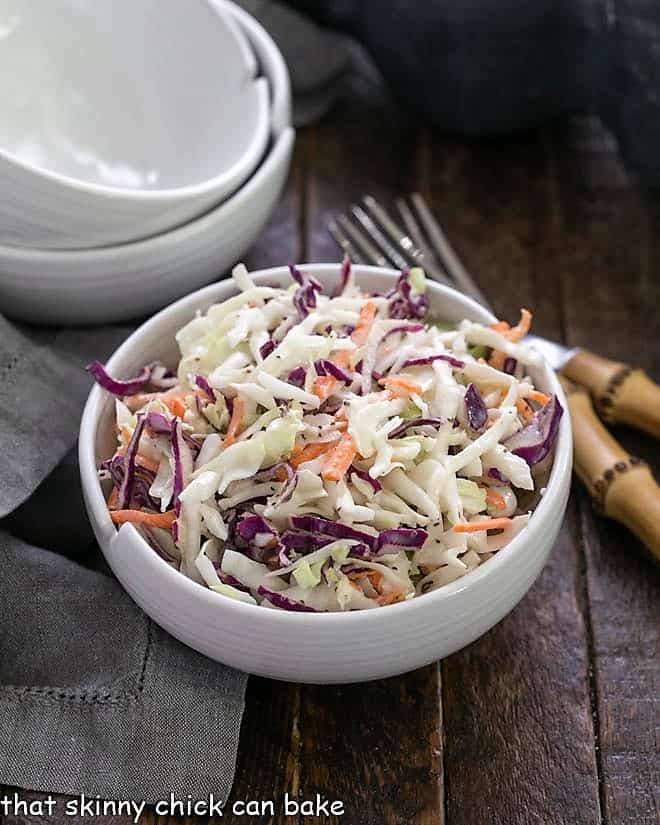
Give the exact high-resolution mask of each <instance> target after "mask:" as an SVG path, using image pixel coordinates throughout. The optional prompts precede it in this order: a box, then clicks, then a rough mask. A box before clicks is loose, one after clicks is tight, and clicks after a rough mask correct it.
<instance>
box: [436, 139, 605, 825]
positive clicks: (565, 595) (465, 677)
mask: <svg viewBox="0 0 660 825" xmlns="http://www.w3.org/2000/svg"><path fill="white" fill-rule="evenodd" d="M427 168H428V174H427V180H428V193H429V195H430V196H431V198H432V202H433V205H434V208H435V211H436V213H437V214H438V215H439V216H440V220H441V222H442V224H443V226H444V228H445V229H446V232H447V235H448V237H449V238H450V240H451V242H452V243H453V244H454V245H455V247H456V248H457V250H458V252H459V254H460V255H461V256H462V257H463V259H464V261H465V262H466V264H467V266H468V268H469V269H470V270H471V271H472V273H473V274H474V275H475V277H477V278H478V280H479V283H480V285H481V286H482V287H483V289H484V290H485V291H486V293H487V294H490V295H491V296H492V298H493V303H494V304H495V309H496V312H497V313H498V314H499V315H500V316H503V317H505V318H507V319H511V320H512V319H514V318H515V317H516V316H517V312H518V308H519V307H520V306H521V305H523V306H529V307H530V308H531V309H532V310H534V313H535V319H534V327H535V330H536V331H538V332H542V333H545V334H547V335H554V336H555V337H559V336H560V335H561V331H562V297H561V291H560V290H558V289H557V287H556V284H555V283H553V281H555V278H554V269H555V267H556V265H557V262H558V260H560V257H559V256H560V253H561V245H562V243H561V235H560V234H559V235H558V234H557V233H558V232H559V226H558V222H557V215H556V213H555V211H554V210H553V208H552V188H553V186H554V182H553V181H552V180H551V179H550V176H549V170H548V166H547V163H546V160H545V152H544V141H543V135H539V134H533V135H527V136H523V137H520V138H517V139H509V140H506V141H495V142H492V143H480V144H455V143H453V142H451V141H449V140H446V139H442V138H440V137H437V136H436V137H435V139H434V140H433V142H432V145H431V146H430V152H429V161H428V165H427ZM575 519H576V516H575V513H574V512H572V513H569V517H568V520H567V521H566V522H565V523H564V526H563V528H562V531H561V535H560V539H559V541H558V543H557V546H556V547H555V549H554V551H553V553H552V556H551V559H550V562H549V564H548V565H547V566H546V568H545V570H544V571H543V572H542V574H541V576H540V577H539V579H538V581H537V582H536V584H535V585H534V586H533V587H532V589H531V590H530V592H529V593H528V595H527V596H526V597H525V598H524V599H523V601H522V602H521V603H520V604H519V605H518V606H517V607H516V608H515V609H514V611H513V612H512V613H511V614H510V615H509V616H508V617H506V618H505V619H504V621H502V622H501V623H500V624H499V625H497V626H496V627H495V628H493V630H491V631H490V632H489V633H488V634H486V635H485V636H484V637H483V638H482V639H480V640H478V641H477V642H475V643H474V644H473V645H471V646H469V647H468V648H466V649H465V650H463V651H461V652H459V653H456V654H455V655H453V656H451V657H449V658H448V659H446V660H445V661H444V662H443V670H442V678H443V686H444V720H445V753H444V757H445V775H446V793H447V802H446V804H447V821H448V822H450V823H452V825H461V824H462V823H466V825H467V824H471V823H474V822H488V823H489V825H491V823H493V825H495V823H502V825H504V824H505V823H506V825H515V824H516V823H519V824H520V825H523V823H524V825H528V824H529V823H537V822H538V823H547V822H552V823H566V825H569V824H570V825H573V823H577V822H579V823H581V824H582V823H585V825H586V823H598V822H599V821H600V812H599V800H598V786H597V771H596V760H595V750H594V732H593V725H592V717H591V706H590V696H589V684H588V664H589V663H588V645H587V638H586V633H585V624H584V617H583V605H582V604H581V601H580V598H579V592H578V583H579V577H580V573H579V547H578V541H577V538H578V537H577V536H576V533H575Z"/></svg>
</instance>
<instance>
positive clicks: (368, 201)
mask: <svg viewBox="0 0 660 825" xmlns="http://www.w3.org/2000/svg"><path fill="white" fill-rule="evenodd" d="M362 202H363V203H364V205H365V207H366V209H367V211H368V212H370V213H371V214H372V215H373V217H374V218H375V219H376V220H377V221H378V223H379V224H380V225H381V226H382V227H383V229H384V230H385V231H386V232H387V234H388V235H389V236H390V238H392V240H393V241H394V243H395V244H396V245H397V247H398V248H399V249H400V250H401V252H402V253H403V254H405V255H406V256H407V257H408V258H410V262H411V263H414V264H418V263H420V262H421V259H422V258H423V257H424V253H423V252H422V248H421V246H420V244H417V245H415V243H414V241H413V239H412V238H411V237H410V236H409V235H406V233H405V232H404V230H403V229H402V228H401V227H400V226H399V225H398V224H396V223H395V222H394V221H393V220H392V218H391V217H390V214H389V212H387V210H386V209H385V207H383V206H381V205H380V204H379V203H378V201H377V200H376V198H374V197H373V196H372V195H365V196H364V198H362Z"/></svg>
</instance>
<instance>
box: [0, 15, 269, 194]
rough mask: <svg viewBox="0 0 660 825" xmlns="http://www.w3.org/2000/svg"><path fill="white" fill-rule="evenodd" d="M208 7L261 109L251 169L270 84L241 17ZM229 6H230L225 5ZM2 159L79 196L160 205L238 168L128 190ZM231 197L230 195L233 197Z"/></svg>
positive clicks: (262, 139) (203, 189)
mask: <svg viewBox="0 0 660 825" xmlns="http://www.w3.org/2000/svg"><path fill="white" fill-rule="evenodd" d="M205 5H206V6H207V7H208V8H210V9H212V10H213V11H214V12H215V13H216V15H217V16H218V18H219V19H220V21H222V22H223V23H224V25H225V27H226V29H227V30H228V31H230V32H231V33H232V35H233V37H234V39H235V41H236V45H237V47H238V50H239V51H240V53H241V55H242V57H243V60H244V63H245V66H244V68H245V81H246V82H250V83H252V84H253V85H254V86H255V88H256V93H257V96H258V103H259V108H260V115H259V118H258V128H257V129H256V130H255V131H254V133H253V135H252V139H251V140H250V142H249V144H248V145H247V146H246V147H245V149H244V152H243V155H242V157H241V158H240V164H241V165H243V164H244V163H246V164H248V165H251V164H252V160H251V159H252V158H254V156H255V155H258V153H259V151H260V149H261V147H263V145H264V143H267V139H268V138H267V135H268V132H269V130H270V108H269V83H268V79H267V78H266V77H264V76H255V75H256V72H257V71H258V68H259V63H258V61H257V59H256V56H255V54H254V52H253V51H252V47H251V46H250V44H249V43H247V42H246V40H245V38H246V35H245V34H244V32H243V31H242V26H241V25H240V19H241V17H240V16H239V15H237V14H236V13H235V11H234V9H227V8H225V4H220V3H218V2H206V3H205ZM226 5H228V4H226ZM0 158H4V159H6V160H7V161H9V162H10V163H12V164H14V165H15V166H17V167H19V168H21V169H23V170H24V171H26V172H30V173H32V174H36V175H39V176H40V177H42V178H44V179H46V180H50V181H52V182H53V183H57V184H61V185H62V186H65V187H68V188H70V189H72V190H76V191H78V192H83V193H88V194H91V195H100V196H102V197H106V198H110V199H115V198H116V199H121V200H124V201H129V200H130V201H135V202H148V201H158V200H160V199H165V198H168V197H177V198H181V199H184V198H189V197H190V198H193V197H196V196H199V195H204V194H206V193H207V192H209V191H212V190H214V189H216V188H220V187H221V186H222V184H223V183H224V182H225V181H226V180H231V179H233V178H234V177H235V175H236V168H235V166H236V164H235V165H234V166H232V167H230V168H228V169H225V170H224V171H223V172H220V173H219V174H218V175H214V176H213V177H211V178H207V179H206V180H203V181H199V182H197V183H191V184H186V185H184V186H175V187H170V188H165V189H129V188H122V187H119V186H109V185H105V184H100V183H93V182H91V181H86V180H83V179H81V178H74V177H71V176H70V175H65V174H63V173H61V172H56V171H54V170H52V169H47V168H45V167H42V166H36V165H34V164H32V163H29V162H28V161H25V160H23V159H22V158H20V157H19V156H18V155H15V154H14V153H13V152H9V151H8V150H6V149H3V148H2V147H0ZM230 195H231V193H230Z"/></svg>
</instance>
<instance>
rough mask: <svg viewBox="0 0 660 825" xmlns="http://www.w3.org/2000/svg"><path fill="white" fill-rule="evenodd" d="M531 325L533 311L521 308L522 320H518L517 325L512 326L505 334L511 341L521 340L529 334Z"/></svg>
mask: <svg viewBox="0 0 660 825" xmlns="http://www.w3.org/2000/svg"><path fill="white" fill-rule="evenodd" d="M531 325H532V313H531V312H530V311H529V310H528V309H521V310H520V320H519V321H518V323H517V324H516V326H515V327H511V329H510V330H509V331H508V332H507V333H505V335H506V337H507V338H508V339H509V341H520V339H521V338H524V337H525V335H527V333H528V332H529V328H530V327H531Z"/></svg>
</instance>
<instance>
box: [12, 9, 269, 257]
mask: <svg viewBox="0 0 660 825" xmlns="http://www.w3.org/2000/svg"><path fill="white" fill-rule="evenodd" d="M0 41H1V43H2V49H0V99H1V100H2V105H3V112H2V118H1V119H0V186H1V188H2V199H0V243H3V244H7V245H16V246H25V247H33V248H42V249H80V248H92V247H99V246H105V245H109V244H113V243H115V244H116V243H124V242H127V241H131V240H134V239H137V238H145V237H148V236H150V235H154V234H156V233H157V232H162V231H164V230H166V229H170V228H172V227H175V226H177V225H180V224H182V223H184V222H186V221H188V220H190V219H192V218H194V217H196V216H197V215H200V214H202V213H203V212H204V211H206V210H208V209H209V208H211V207H212V206H214V205H216V204H218V203H219V202H220V201H221V200H222V199H223V198H224V197H226V196H227V195H229V194H230V193H231V192H233V191H234V190H236V189H237V188H238V187H239V186H240V185H241V184H242V183H243V182H244V181H245V180H246V179H247V178H248V176H249V175H250V173H251V172H252V171H253V170H254V169H255V167H256V165H257V164H258V162H259V160H260V158H261V157H262V155H263V153H264V150H265V148H266V144H267V141H268V134H269V128H270V127H269V109H268V88H267V82H266V80H265V79H264V78H256V77H255V74H256V60H255V57H254V54H253V53H252V50H251V49H250V47H249V46H248V43H247V41H246V39H245V36H244V35H243V34H242V32H241V31H240V29H239V27H237V25H236V24H235V22H233V17H232V16H231V15H230V14H229V13H228V11H227V9H226V7H225V4H224V2H222V0H214V2H213V3H209V2H207V0H188V2H185V3H181V2H180V0H140V2H139V3H135V2H133V0H113V2H111V3H81V2H79V0H48V2H47V3H41V4H34V3H31V2H30V1H29V0H0Z"/></svg>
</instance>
